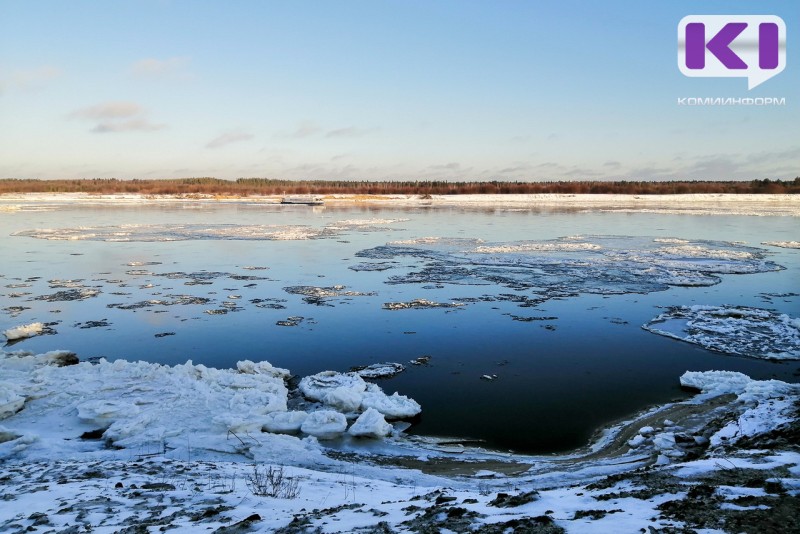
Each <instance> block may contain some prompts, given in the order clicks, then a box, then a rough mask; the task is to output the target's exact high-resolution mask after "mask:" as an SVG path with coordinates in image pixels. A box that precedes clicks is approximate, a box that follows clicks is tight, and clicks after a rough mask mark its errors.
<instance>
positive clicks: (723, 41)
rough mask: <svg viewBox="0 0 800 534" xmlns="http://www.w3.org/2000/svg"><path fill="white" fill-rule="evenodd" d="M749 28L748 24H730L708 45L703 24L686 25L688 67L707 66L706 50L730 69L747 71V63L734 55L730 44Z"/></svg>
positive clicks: (700, 67)
mask: <svg viewBox="0 0 800 534" xmlns="http://www.w3.org/2000/svg"><path fill="white" fill-rule="evenodd" d="M745 28H747V23H746V22H729V23H728V24H726V25H725V26H723V28H722V29H721V30H720V31H719V32H717V34H716V35H715V36H714V37H712V38H711V40H710V41H708V44H706V35H705V33H706V28H705V24H703V23H702V22H692V23H690V24H687V25H686V67H687V68H690V69H702V68H705V66H706V48H708V51H709V52H711V53H712V54H714V55H715V56H716V57H717V59H718V60H719V61H720V63H722V64H723V65H724V66H725V68H728V69H746V68H747V63H745V62H744V61H742V58H740V57H739V56H737V55H736V54H734V52H733V50H731V49H730V44H731V43H732V42H733V40H734V39H736V38H737V37H738V36H739V34H740V33H742V32H743V31H744V29H745Z"/></svg>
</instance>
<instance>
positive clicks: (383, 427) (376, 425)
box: [347, 408, 392, 438]
mask: <svg viewBox="0 0 800 534" xmlns="http://www.w3.org/2000/svg"><path fill="white" fill-rule="evenodd" d="M391 432H392V425H390V424H389V423H387V422H386V419H384V417H383V415H382V414H381V413H380V412H378V411H377V410H375V409H373V408H367V410H366V411H365V412H364V413H362V414H361V415H359V416H358V419H356V422H355V423H353V425H352V426H351V427H350V428H349V429H348V430H347V433H348V434H350V435H351V436H357V437H364V438H383V437H386V436H388V435H389V434H390V433H391Z"/></svg>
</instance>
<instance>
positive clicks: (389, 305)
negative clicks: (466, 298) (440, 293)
mask: <svg viewBox="0 0 800 534" xmlns="http://www.w3.org/2000/svg"><path fill="white" fill-rule="evenodd" d="M461 306H464V303H462V302H434V301H432V300H428V299H414V300H411V301H408V302H384V304H383V309H384V310H419V309H426V308H459V307H461Z"/></svg>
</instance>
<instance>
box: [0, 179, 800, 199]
mask: <svg viewBox="0 0 800 534" xmlns="http://www.w3.org/2000/svg"><path fill="white" fill-rule="evenodd" d="M3 193H90V194H115V193H116V194H120V193H138V194H142V195H217V196H259V195H284V194H288V195H298V194H317V195H330V194H337V193H339V194H355V195H391V194H404V195H423V196H424V195H464V194H501V195H506V194H542V193H561V194H585V193H590V194H612V193H618V194H629V195H671V194H685V193H734V194H742V193H757V194H758V193H800V177H798V178H795V179H794V180H786V181H782V180H770V179H764V180H752V181H749V182H736V181H728V182H717V181H665V182H649V181H616V182H593V181H584V182H572V181H570V182H564V181H553V182H497V181H495V182H446V181H392V182H370V181H347V180H308V181H295V180H272V179H266V178H240V179H238V180H220V179H218V178H181V179H164V180H117V179H115V178H111V179H93V180H17V179H4V180H0V194H3Z"/></svg>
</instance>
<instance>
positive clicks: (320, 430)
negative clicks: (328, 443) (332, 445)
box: [300, 410, 347, 439]
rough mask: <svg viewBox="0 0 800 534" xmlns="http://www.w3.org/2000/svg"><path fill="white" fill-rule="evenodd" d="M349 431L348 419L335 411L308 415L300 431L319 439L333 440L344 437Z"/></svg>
mask: <svg viewBox="0 0 800 534" xmlns="http://www.w3.org/2000/svg"><path fill="white" fill-rule="evenodd" d="M345 429H347V419H346V418H345V416H344V415H343V414H341V413H339V412H334V411H333V410H320V411H318V412H312V413H310V414H308V417H307V418H306V420H305V421H303V424H302V425H301V426H300V430H301V431H302V432H303V433H305V434H308V435H310V436H314V437H315V438H319V439H333V438H337V437H339V436H341V435H342V433H343V432H344V431H345Z"/></svg>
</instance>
